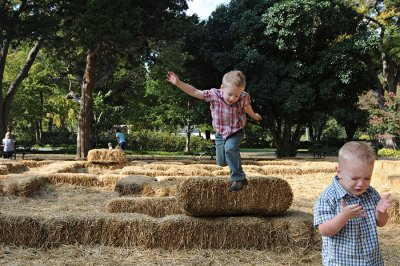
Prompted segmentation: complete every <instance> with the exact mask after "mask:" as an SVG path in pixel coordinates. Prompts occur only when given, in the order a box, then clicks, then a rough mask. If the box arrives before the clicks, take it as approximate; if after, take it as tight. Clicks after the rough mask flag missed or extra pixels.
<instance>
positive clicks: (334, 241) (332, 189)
mask: <svg viewBox="0 0 400 266" xmlns="http://www.w3.org/2000/svg"><path fill="white" fill-rule="evenodd" d="M374 162H375V153H374V150H373V149H372V147H371V146H370V145H368V144H367V143H365V142H355V141H352V142H348V143H346V144H344V145H343V147H342V148H341V149H340V150H339V157H338V166H337V168H336V173H337V175H336V176H335V178H334V179H333V182H332V184H331V185H330V186H329V187H328V188H327V189H325V190H324V191H323V192H322V194H321V195H320V196H319V198H318V200H317V202H316V203H315V205H314V225H316V226H318V230H319V232H320V233H321V235H322V262H323V265H346V266H349V265H375V266H376V265H383V264H384V262H383V258H382V255H381V252H380V249H379V242H378V233H377V228H376V226H380V227H382V226H384V225H386V223H387V221H388V213H387V210H388V208H389V207H390V205H391V203H392V199H391V196H390V194H388V195H385V196H383V197H382V198H381V197H380V195H379V193H378V192H377V191H376V190H375V189H374V188H372V187H371V186H370V183H371V176H372V172H373V169H374Z"/></svg>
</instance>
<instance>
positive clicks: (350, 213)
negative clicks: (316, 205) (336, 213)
mask: <svg viewBox="0 0 400 266" xmlns="http://www.w3.org/2000/svg"><path fill="white" fill-rule="evenodd" d="M340 213H342V215H344V216H345V218H346V219H347V220H349V219H351V218H356V217H367V214H366V213H365V210H364V207H363V206H361V205H360V204H352V205H347V204H346V201H345V200H344V199H342V210H341V212H340Z"/></svg>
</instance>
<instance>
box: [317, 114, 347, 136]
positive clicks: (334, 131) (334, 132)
mask: <svg viewBox="0 0 400 266" xmlns="http://www.w3.org/2000/svg"><path fill="white" fill-rule="evenodd" d="M329 137H331V138H345V137H346V133H345V131H344V129H343V127H341V126H340V125H339V124H338V123H337V122H336V120H335V119H333V118H331V119H329V120H328V122H327V124H326V128H325V130H324V131H323V133H322V138H329Z"/></svg>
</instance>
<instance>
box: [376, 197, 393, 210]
mask: <svg viewBox="0 0 400 266" xmlns="http://www.w3.org/2000/svg"><path fill="white" fill-rule="evenodd" d="M391 205H392V196H391V195H390V193H389V194H386V195H384V196H383V197H382V198H381V200H380V201H379V202H378V204H377V205H376V211H377V212H380V213H385V212H386V211H387V209H389V208H390V206H391Z"/></svg>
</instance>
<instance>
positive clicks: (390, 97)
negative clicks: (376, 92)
mask: <svg viewBox="0 0 400 266" xmlns="http://www.w3.org/2000/svg"><path fill="white" fill-rule="evenodd" d="M399 107H400V96H398V95H396V94H394V93H392V92H389V93H386V94H385V108H384V109H381V108H376V109H374V110H372V111H371V115H370V131H371V132H372V134H373V135H375V136H377V137H379V138H385V139H387V138H389V139H392V138H393V137H397V138H398V137H400V108H399ZM394 144H395V143H394ZM394 146H395V145H394ZM395 147H396V146H395Z"/></svg>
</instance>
